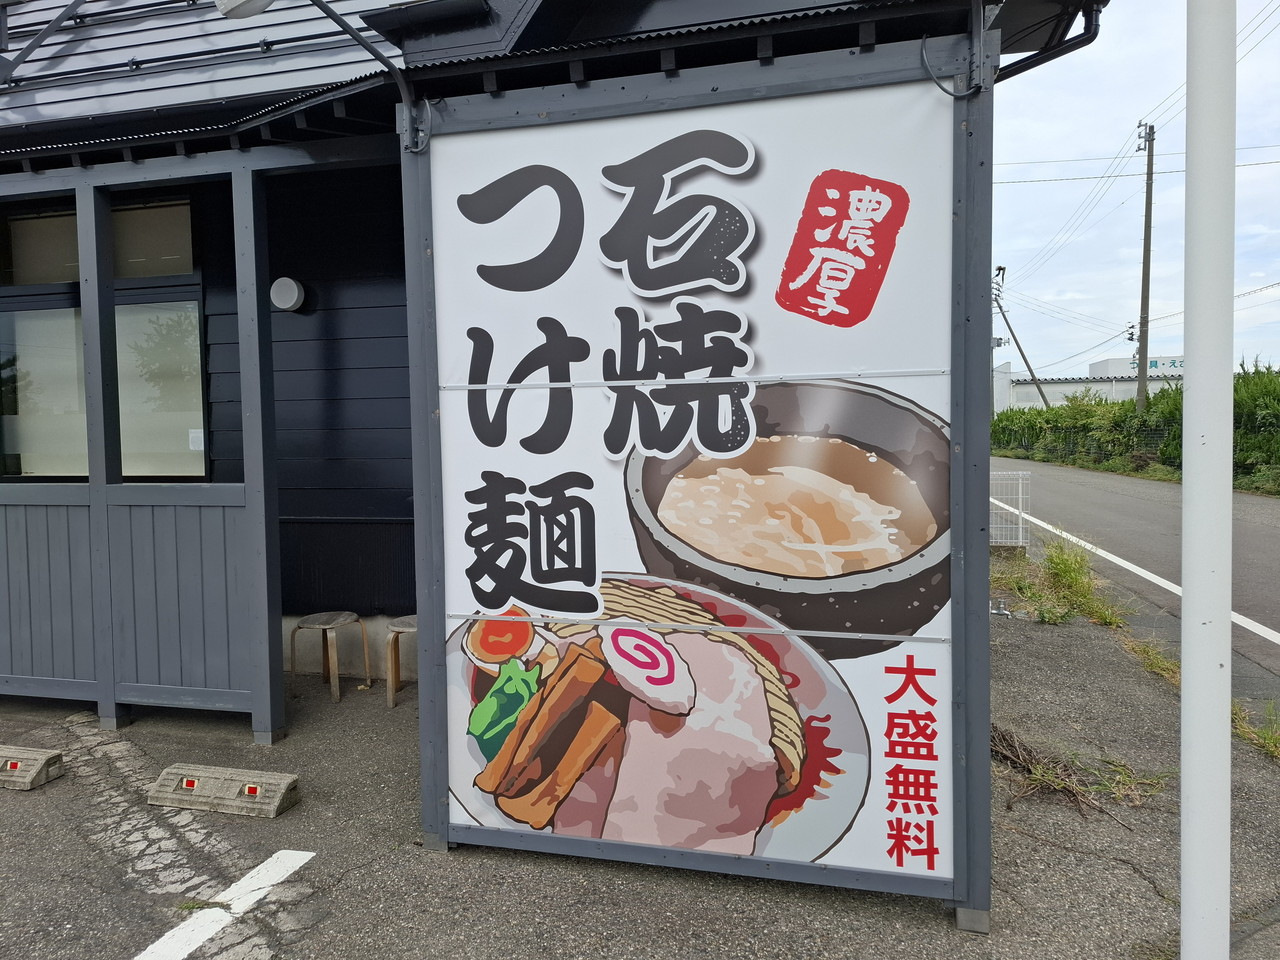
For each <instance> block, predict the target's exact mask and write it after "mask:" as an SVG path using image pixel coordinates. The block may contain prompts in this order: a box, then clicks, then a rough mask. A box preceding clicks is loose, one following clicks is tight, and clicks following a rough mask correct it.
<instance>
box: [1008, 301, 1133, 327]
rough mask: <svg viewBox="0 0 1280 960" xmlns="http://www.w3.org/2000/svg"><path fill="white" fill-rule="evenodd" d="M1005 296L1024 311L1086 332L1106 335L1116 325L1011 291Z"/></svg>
mask: <svg viewBox="0 0 1280 960" xmlns="http://www.w3.org/2000/svg"><path fill="white" fill-rule="evenodd" d="M1005 295H1006V297H1008V298H1010V299H1012V300H1013V302H1014V303H1016V304H1017V305H1018V306H1020V307H1022V308H1023V309H1024V310H1030V311H1032V312H1033V313H1038V314H1040V315H1041V316H1043V317H1048V318H1049V319H1051V320H1059V321H1061V322H1063V323H1069V324H1071V325H1072V326H1076V327H1083V328H1084V329H1086V330H1094V331H1096V332H1098V333H1108V332H1110V331H1112V330H1114V329H1116V324H1115V323H1113V322H1111V321H1108V320H1103V319H1101V318H1099V317H1091V316H1089V315H1088V314H1083V313H1075V311H1069V310H1067V309H1066V308H1065V307H1058V306H1057V305H1056V304H1051V303H1045V302H1044V301H1043V300H1035V298H1032V297H1026V296H1025V295H1024V294H1019V293H1017V292H1016V291H1013V290H1005ZM1037 304H1039V306H1037Z"/></svg>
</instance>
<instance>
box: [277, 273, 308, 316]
mask: <svg viewBox="0 0 1280 960" xmlns="http://www.w3.org/2000/svg"><path fill="white" fill-rule="evenodd" d="M306 296H307V291H306V290H304V289H303V288H302V284H300V283H299V282H298V281H297V280H294V279H292V278H290V277H280V278H279V279H278V280H276V281H275V283H273V284H271V305H272V306H273V307H275V308H276V309H277V310H285V311H287V312H289V313H293V311H295V310H297V309H298V308H299V307H301V306H302V301H303V300H305V299H306Z"/></svg>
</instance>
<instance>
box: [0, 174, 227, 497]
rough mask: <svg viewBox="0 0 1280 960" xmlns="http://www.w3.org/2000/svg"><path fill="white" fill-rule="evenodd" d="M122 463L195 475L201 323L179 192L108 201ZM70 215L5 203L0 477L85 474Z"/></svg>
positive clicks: (186, 210)
mask: <svg viewBox="0 0 1280 960" xmlns="http://www.w3.org/2000/svg"><path fill="white" fill-rule="evenodd" d="M111 222H112V230H113V234H114V260H115V271H114V272H115V280H116V305H115V327H116V371H115V372H116V377H117V383H118V391H119V392H118V399H119V405H120V451H119V453H120V465H121V473H122V475H123V476H124V477H125V478H148V479H151V478H162V477H166V478H167V477H175V478H176V477H183V478H193V479H202V478H204V477H205V476H206V474H207V466H206V459H205V413H204V409H205V396H204V394H205V384H204V378H205V367H204V350H203V342H204V338H203V330H202V323H201V316H200V303H199V300H198V299H197V293H198V287H196V286H195V285H194V282H193V281H194V280H195V278H194V277H193V274H194V272H195V264H194V257H193V253H192V230H191V208H190V205H189V203H187V202H186V201H185V200H182V201H175V200H171V199H169V200H164V201H162V202H150V203H135V202H130V203H129V204H128V205H125V206H121V207H118V208H116V209H113V210H112V214H111ZM78 259H79V258H78V252H77V243H76V217H75V214H74V213H73V212H68V211H66V210H57V209H53V210H48V209H46V210H39V211H32V210H11V212H8V214H7V215H5V214H3V213H0V478H20V477H25V478H48V477H62V478H68V477H69V478H83V477H86V476H88V472H89V468H88V435H87V420H86V416H85V399H84V357H83V342H84V337H83V328H82V323H81V317H80V311H79V309H78V307H79V301H78V296H79V292H78V286H79V272H80V268H79V262H78Z"/></svg>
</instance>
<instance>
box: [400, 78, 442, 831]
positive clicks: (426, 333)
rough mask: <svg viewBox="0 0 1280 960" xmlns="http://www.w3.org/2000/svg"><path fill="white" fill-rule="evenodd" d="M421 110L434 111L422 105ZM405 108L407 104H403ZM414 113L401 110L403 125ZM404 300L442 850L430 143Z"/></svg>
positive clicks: (407, 203) (430, 765)
mask: <svg viewBox="0 0 1280 960" xmlns="http://www.w3.org/2000/svg"><path fill="white" fill-rule="evenodd" d="M422 109H423V110H424V111H428V110H430V109H431V108H430V106H429V105H428V104H423V105H422ZM401 112H402V114H403V112H404V111H403V108H401ZM411 119H412V118H410V117H407V116H403V115H402V116H401V117H400V120H401V123H409V122H410V121H411ZM400 171H401V192H402V195H403V207H404V269H405V274H404V276H405V305H406V312H407V314H408V321H409V331H408V333H409V397H410V429H411V433H412V443H413V531H414V533H413V553H414V565H415V570H416V581H415V582H416V587H417V590H416V595H417V608H418V676H419V677H420V678H421V681H420V682H419V684H418V700H419V708H420V709H419V717H420V720H419V722H420V725H421V757H422V760H421V762H422V771H421V775H422V830H423V834H424V844H425V845H426V846H428V847H429V848H431V849H435V850H442V849H444V848H445V846H446V844H447V837H448V829H449V724H448V712H447V707H448V702H447V698H446V697H445V688H444V685H443V684H441V683H436V682H435V678H437V677H443V676H444V675H445V674H444V670H445V657H444V638H445V609H444V535H443V532H442V530H443V511H444V505H443V500H442V499H441V491H440V482H441V477H442V476H443V474H442V471H441V464H440V385H439V373H438V371H437V368H436V315H435V295H434V291H433V288H432V281H431V277H432V266H431V249H432V240H431V162H430V143H429V141H428V144H427V149H425V150H423V151H420V152H409V151H406V152H405V153H404V154H402V156H401V158H400Z"/></svg>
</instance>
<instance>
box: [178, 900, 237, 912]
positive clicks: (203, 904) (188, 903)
mask: <svg viewBox="0 0 1280 960" xmlns="http://www.w3.org/2000/svg"><path fill="white" fill-rule="evenodd" d="M227 906H229V904H225V903H219V902H218V901H216V900H183V901H182V902H181V903H180V904H178V909H179V910H214V909H217V908H219V907H222V908H226V907H227Z"/></svg>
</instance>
